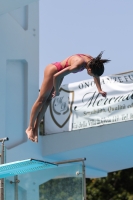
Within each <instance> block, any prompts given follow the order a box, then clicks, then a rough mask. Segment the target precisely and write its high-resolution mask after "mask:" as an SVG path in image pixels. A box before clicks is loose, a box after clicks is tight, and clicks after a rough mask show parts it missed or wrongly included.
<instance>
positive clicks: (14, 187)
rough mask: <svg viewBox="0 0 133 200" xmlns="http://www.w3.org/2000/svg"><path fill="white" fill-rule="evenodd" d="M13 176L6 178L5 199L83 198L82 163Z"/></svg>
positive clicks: (81, 199) (75, 199) (50, 199)
mask: <svg viewBox="0 0 133 200" xmlns="http://www.w3.org/2000/svg"><path fill="white" fill-rule="evenodd" d="M15 178H16V179H15ZM15 178H14V177H10V178H6V200H22V199H25V200H57V199H58V200H83V173H82V164H73V165H72V164H71V165H64V166H59V167H56V168H51V169H45V170H40V171H36V172H32V173H27V174H23V175H19V176H16V177H15Z"/></svg>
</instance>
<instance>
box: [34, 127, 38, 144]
mask: <svg viewBox="0 0 133 200" xmlns="http://www.w3.org/2000/svg"><path fill="white" fill-rule="evenodd" d="M34 141H35V142H38V128H35V129H34Z"/></svg>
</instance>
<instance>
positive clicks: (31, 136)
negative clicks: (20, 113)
mask: <svg viewBox="0 0 133 200" xmlns="http://www.w3.org/2000/svg"><path fill="white" fill-rule="evenodd" d="M25 132H26V134H27V137H28V139H29V140H31V141H32V142H35V134H34V132H33V128H31V127H28V128H27V129H26V131H25Z"/></svg>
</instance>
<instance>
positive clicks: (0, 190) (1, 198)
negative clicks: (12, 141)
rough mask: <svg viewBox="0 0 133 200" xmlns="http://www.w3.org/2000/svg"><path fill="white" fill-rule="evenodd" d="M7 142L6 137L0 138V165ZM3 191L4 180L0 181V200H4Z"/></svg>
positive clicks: (2, 161) (3, 158) (3, 159)
mask: <svg viewBox="0 0 133 200" xmlns="http://www.w3.org/2000/svg"><path fill="white" fill-rule="evenodd" d="M7 140H9V138H8V137H6V138H1V139H0V142H1V144H2V145H1V154H0V157H1V164H4V163H5V141H7ZM4 194H5V191H4V179H0V200H4V196H5V195H4Z"/></svg>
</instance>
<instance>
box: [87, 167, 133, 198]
mask: <svg viewBox="0 0 133 200" xmlns="http://www.w3.org/2000/svg"><path fill="white" fill-rule="evenodd" d="M86 190H87V200H133V168H131V169H127V170H122V171H117V172H113V173H109V174H108V176H107V177H106V178H99V179H87V187H86Z"/></svg>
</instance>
